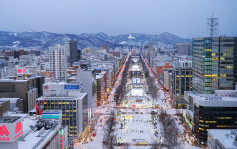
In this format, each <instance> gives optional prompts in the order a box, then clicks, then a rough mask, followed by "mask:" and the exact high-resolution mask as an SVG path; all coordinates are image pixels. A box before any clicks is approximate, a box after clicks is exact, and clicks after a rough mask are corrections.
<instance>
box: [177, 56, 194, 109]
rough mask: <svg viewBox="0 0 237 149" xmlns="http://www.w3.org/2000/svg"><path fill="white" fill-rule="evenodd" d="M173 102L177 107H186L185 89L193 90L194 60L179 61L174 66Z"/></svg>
mask: <svg viewBox="0 0 237 149" xmlns="http://www.w3.org/2000/svg"><path fill="white" fill-rule="evenodd" d="M172 80H173V87H172V89H173V91H172V93H173V99H174V100H173V104H174V105H175V107H176V108H185V107H186V102H185V100H184V91H192V62H191V61H188V60H182V61H178V62H177V63H176V66H175V67H174V68H173V79H172Z"/></svg>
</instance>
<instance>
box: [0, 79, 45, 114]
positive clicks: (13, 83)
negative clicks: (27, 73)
mask: <svg viewBox="0 0 237 149" xmlns="http://www.w3.org/2000/svg"><path fill="white" fill-rule="evenodd" d="M43 83H44V77H43V76H36V77H32V78H30V79H28V80H13V79H0V97H2V98H8V97H9V98H21V99H23V112H24V113H27V112H28V111H29V110H31V109H33V108H34V103H35V99H37V98H38V97H40V96H42V95H43V87H42V85H43Z"/></svg>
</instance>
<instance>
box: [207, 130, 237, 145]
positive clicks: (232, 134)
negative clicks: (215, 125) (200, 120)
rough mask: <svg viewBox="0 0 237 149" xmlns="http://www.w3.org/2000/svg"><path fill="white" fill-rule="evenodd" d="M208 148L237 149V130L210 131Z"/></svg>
mask: <svg viewBox="0 0 237 149" xmlns="http://www.w3.org/2000/svg"><path fill="white" fill-rule="evenodd" d="M207 146H208V149H237V130H236V129H210V130H209V131H208V140H207Z"/></svg>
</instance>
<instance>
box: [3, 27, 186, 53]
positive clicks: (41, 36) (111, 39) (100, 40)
mask: <svg viewBox="0 0 237 149" xmlns="http://www.w3.org/2000/svg"><path fill="white" fill-rule="evenodd" d="M72 39H76V40H77V41H78V47H79V48H81V49H82V48H86V47H101V46H103V45H108V46H109V47H119V46H142V45H146V44H147V43H148V42H149V41H153V42H154V44H156V43H158V42H160V43H163V44H170V45H174V44H176V43H185V42H191V40H190V39H182V38H180V37H178V36H176V35H172V34H170V33H167V32H165V33H162V34H160V35H147V34H134V33H129V34H123V35H118V36H109V35H106V34H105V33H103V32H99V33H93V34H86V33H83V34H80V35H75V34H58V33H51V32H45V31H43V32H33V31H31V32H19V33H16V32H5V31H0V47H1V48H2V49H3V48H6V47H8V48H28V47H40V48H43V49H46V48H48V47H49V46H53V45H55V44H64V43H65V42H66V41H68V40H72Z"/></svg>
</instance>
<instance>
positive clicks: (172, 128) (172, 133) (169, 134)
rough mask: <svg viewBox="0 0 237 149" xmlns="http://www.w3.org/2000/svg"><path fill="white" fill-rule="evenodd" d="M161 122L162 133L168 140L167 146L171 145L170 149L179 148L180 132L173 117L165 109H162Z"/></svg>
mask: <svg viewBox="0 0 237 149" xmlns="http://www.w3.org/2000/svg"><path fill="white" fill-rule="evenodd" d="M159 122H160V124H161V126H162V133H163V136H164V138H165V140H166V144H167V145H169V147H170V148H175V147H176V148H179V147H180V142H179V141H178V138H179V137H180V132H179V129H178V127H177V125H176V123H175V120H174V119H173V118H172V116H171V115H170V114H168V113H167V112H166V111H165V110H164V109H161V110H160V114H159Z"/></svg>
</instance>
